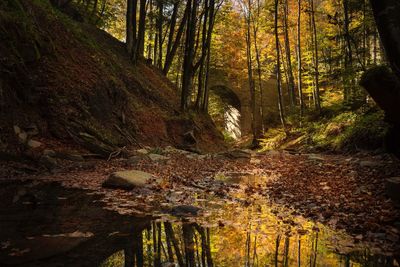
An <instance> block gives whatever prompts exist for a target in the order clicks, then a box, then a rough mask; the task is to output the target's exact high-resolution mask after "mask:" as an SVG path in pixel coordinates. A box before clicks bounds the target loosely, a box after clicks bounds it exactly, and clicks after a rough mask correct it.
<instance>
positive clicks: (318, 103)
mask: <svg viewBox="0 0 400 267" xmlns="http://www.w3.org/2000/svg"><path fill="white" fill-rule="evenodd" d="M310 7H311V23H312V36H313V38H312V39H313V47H314V71H315V74H314V101H315V108H316V109H317V111H318V112H320V111H321V101H320V95H319V58H318V39H317V27H316V23H315V10H314V0H310Z"/></svg>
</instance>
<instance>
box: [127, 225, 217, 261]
mask: <svg viewBox="0 0 400 267" xmlns="http://www.w3.org/2000/svg"><path fill="white" fill-rule="evenodd" d="M143 231H145V235H143V233H142V232H143ZM143 231H139V230H136V231H133V233H132V235H131V238H130V240H129V242H128V244H127V246H126V247H125V248H124V254H125V267H134V266H138V267H142V266H156V267H157V266H163V264H164V263H177V264H178V265H179V266H186V267H194V266H201V267H210V266H213V260H212V258H211V250H210V244H211V242H210V231H209V229H206V228H203V227H201V226H200V225H198V224H196V223H183V224H182V225H180V226H179V225H174V226H173V225H172V224H171V223H169V222H164V223H161V222H152V223H151V225H149V228H148V229H145V230H143ZM144 247H145V248H146V250H144Z"/></svg>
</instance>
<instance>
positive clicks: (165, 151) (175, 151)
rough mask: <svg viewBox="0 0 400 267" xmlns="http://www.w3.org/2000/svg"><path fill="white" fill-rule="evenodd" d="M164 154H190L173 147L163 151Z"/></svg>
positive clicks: (167, 147)
mask: <svg viewBox="0 0 400 267" xmlns="http://www.w3.org/2000/svg"><path fill="white" fill-rule="evenodd" d="M163 151H164V153H168V154H189V153H190V152H189V151H186V150H183V149H179V148H176V147H172V146H166V147H165V148H164V149H163Z"/></svg>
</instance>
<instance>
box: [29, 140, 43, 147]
mask: <svg viewBox="0 0 400 267" xmlns="http://www.w3.org/2000/svg"><path fill="white" fill-rule="evenodd" d="M27 145H28V147H29V148H38V147H40V146H41V145H42V143H41V142H39V141H35V140H32V139H30V140H29V141H28V143H27Z"/></svg>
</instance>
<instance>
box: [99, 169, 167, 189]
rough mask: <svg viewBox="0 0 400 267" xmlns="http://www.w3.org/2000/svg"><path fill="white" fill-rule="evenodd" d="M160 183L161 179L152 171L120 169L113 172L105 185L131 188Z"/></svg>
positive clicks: (107, 186)
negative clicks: (151, 172)
mask: <svg viewBox="0 0 400 267" xmlns="http://www.w3.org/2000/svg"><path fill="white" fill-rule="evenodd" d="M153 181H154V182H156V183H160V182H161V179H160V178H157V177H155V176H153V175H152V174H150V173H147V172H142V171H138V170H130V171H119V172H114V173H112V174H111V175H110V176H109V177H108V178H107V180H105V181H104V182H103V185H102V186H103V187H106V188H119V189H125V190H131V189H133V188H136V187H145V186H146V185H148V184H150V183H151V182H153Z"/></svg>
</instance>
